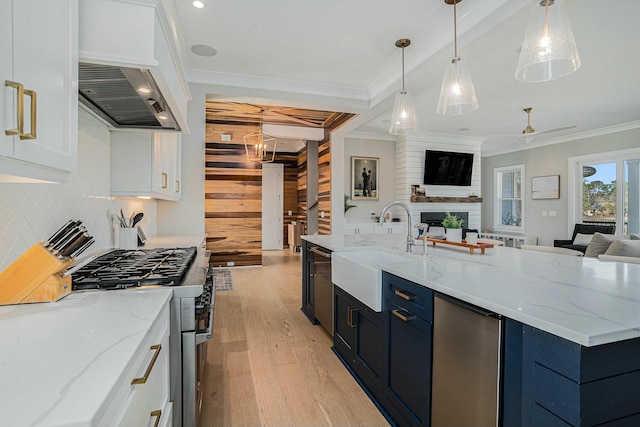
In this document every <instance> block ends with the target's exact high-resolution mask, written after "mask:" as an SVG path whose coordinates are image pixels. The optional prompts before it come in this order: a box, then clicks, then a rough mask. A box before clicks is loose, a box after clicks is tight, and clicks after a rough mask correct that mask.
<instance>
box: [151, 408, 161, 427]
mask: <svg viewBox="0 0 640 427" xmlns="http://www.w3.org/2000/svg"><path fill="white" fill-rule="evenodd" d="M150 417H151V418H153V417H156V422H155V423H154V424H153V427H158V424H160V420H161V419H162V411H161V410H160V409H158V410H157V411H152V412H151V414H150Z"/></svg>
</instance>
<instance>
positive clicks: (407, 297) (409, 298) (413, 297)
mask: <svg viewBox="0 0 640 427" xmlns="http://www.w3.org/2000/svg"><path fill="white" fill-rule="evenodd" d="M393 293H394V294H396V295H398V296H399V297H400V298H402V299H406V300H407V301H413V300H414V299H416V296H415V295H411V294H406V293H404V292H402V291H398V290H395V291H393Z"/></svg>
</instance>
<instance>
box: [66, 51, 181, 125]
mask: <svg viewBox="0 0 640 427" xmlns="http://www.w3.org/2000/svg"><path fill="white" fill-rule="evenodd" d="M78 92H79V101H80V102H81V103H82V104H83V105H84V106H86V107H87V108H89V109H90V110H91V111H93V112H94V113H96V114H97V115H98V116H100V117H101V118H102V119H104V120H105V121H107V122H108V123H109V124H111V125H112V126H113V127H116V128H120V129H126V128H130V129H155V130H176V131H179V130H180V126H178V124H177V123H176V120H175V118H174V116H173V114H171V111H170V110H169V107H168V106H167V103H166V101H165V100H164V98H163V97H162V94H161V93H160V90H159V89H158V86H157V85H156V83H155V81H154V79H153V76H152V75H151V73H150V72H149V70H146V69H137V68H127V67H117V66H112V65H99V64H89V63H82V62H81V63H79V64H78Z"/></svg>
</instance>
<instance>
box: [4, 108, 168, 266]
mask: <svg viewBox="0 0 640 427" xmlns="http://www.w3.org/2000/svg"><path fill="white" fill-rule="evenodd" d="M78 122H79V124H78V140H79V141H78V142H79V152H78V170H77V171H76V172H73V173H71V175H70V177H69V180H68V182H66V183H64V184H2V183H0V271H2V270H4V269H5V268H6V267H7V266H8V265H9V264H11V263H12V262H13V261H14V260H15V259H16V258H18V257H19V256H20V255H21V254H22V253H23V252H24V251H25V250H27V249H28V248H29V247H30V246H32V245H33V244H34V243H37V242H41V241H43V240H45V239H47V237H49V236H50V235H51V234H53V233H54V232H55V231H56V230H57V229H58V228H59V227H60V226H61V225H62V224H64V223H65V222H67V221H68V220H69V219H75V220H78V219H79V220H81V221H82V222H83V223H84V224H85V226H86V227H87V230H88V231H89V233H91V235H93V236H94V238H95V239H96V243H94V244H93V245H92V246H91V247H90V248H89V249H88V250H87V251H86V252H85V254H86V253H91V252H93V251H96V250H100V249H106V248H110V247H113V246H114V244H115V240H114V229H113V227H112V221H111V214H112V213H116V212H119V211H120V209H121V208H122V210H123V212H124V214H125V215H130V214H131V212H133V211H136V212H144V218H143V220H142V222H141V223H140V225H141V227H142V228H143V230H144V231H145V234H147V235H148V236H153V235H155V234H156V202H155V200H143V199H130V198H120V199H116V198H113V197H111V196H110V192H111V190H110V180H111V178H110V177H111V165H110V162H109V159H110V157H111V156H110V153H111V147H110V143H109V131H108V130H107V128H106V127H105V126H104V125H103V124H102V123H100V122H99V121H97V120H96V119H95V118H93V117H91V116H89V114H88V113H86V112H84V111H82V110H81V111H80V114H79V120H78Z"/></svg>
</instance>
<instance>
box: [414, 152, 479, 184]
mask: <svg viewBox="0 0 640 427" xmlns="http://www.w3.org/2000/svg"><path fill="white" fill-rule="evenodd" d="M472 170H473V153H454V152H449V151H434V150H426V153H425V157H424V184H427V185H457V186H470V185H471V171H472Z"/></svg>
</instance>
